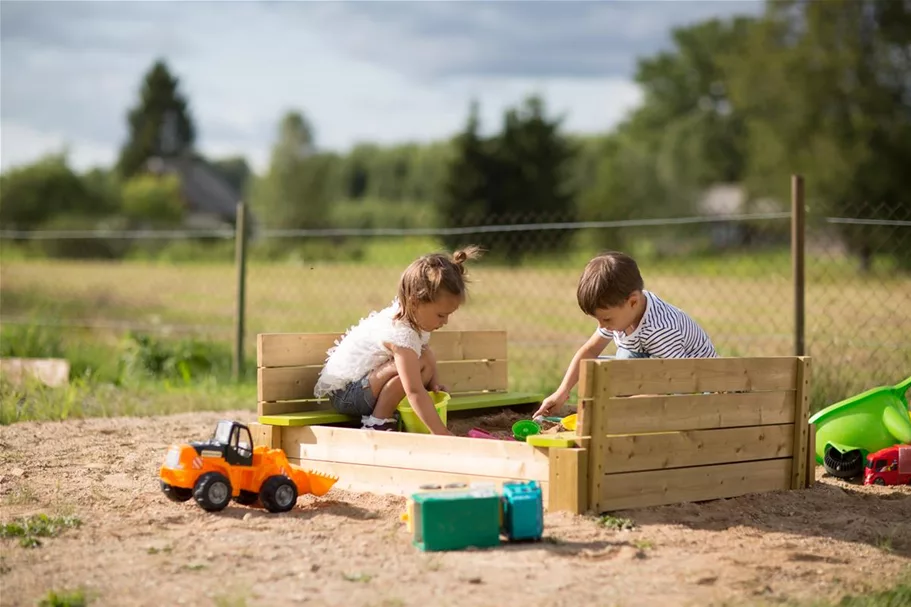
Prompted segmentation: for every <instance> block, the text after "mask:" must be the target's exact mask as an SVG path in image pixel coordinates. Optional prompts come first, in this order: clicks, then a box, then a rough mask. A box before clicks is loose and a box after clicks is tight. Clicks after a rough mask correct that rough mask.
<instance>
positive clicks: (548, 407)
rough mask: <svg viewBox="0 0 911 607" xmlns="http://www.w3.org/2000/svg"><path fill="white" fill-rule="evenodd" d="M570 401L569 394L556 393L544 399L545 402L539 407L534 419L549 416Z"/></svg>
mask: <svg viewBox="0 0 911 607" xmlns="http://www.w3.org/2000/svg"><path fill="white" fill-rule="evenodd" d="M567 400H569V394H564V393H562V392H559V391H558V392H554V393H553V394H551V395H550V396H548V397H547V398H545V399H544V402H542V403H541V406H540V407H538V410H537V411H535V414H534V415H533V416H532V417H538V416H539V415H547V414H548V413H550V412H551V411H553V410H554V409H559V408H560V407H562V406H563V405H565V404H566V401H567Z"/></svg>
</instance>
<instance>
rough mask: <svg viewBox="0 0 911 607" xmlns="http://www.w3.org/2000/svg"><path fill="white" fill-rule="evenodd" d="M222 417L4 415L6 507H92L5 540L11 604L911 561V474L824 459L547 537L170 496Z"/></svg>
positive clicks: (802, 571) (411, 598)
mask: <svg viewBox="0 0 911 607" xmlns="http://www.w3.org/2000/svg"><path fill="white" fill-rule="evenodd" d="M499 415H500V416H501V417H500V419H499V422H497V421H496V418H497V416H487V417H485V418H482V419H475V420H469V421H468V422H467V423H471V424H472V426H470V427H474V426H480V427H483V428H485V429H487V430H491V429H493V430H495V431H496V429H497V428H498V427H499V428H500V429H501V430H505V429H507V428H508V427H510V426H511V422H510V421H509V420H510V419H512V418H511V417H510V414H509V413H503V414H499ZM515 415H519V414H515ZM223 417H229V418H230V417H234V418H236V419H240V420H244V421H252V419H253V415H252V414H251V413H250V412H247V411H244V412H233V413H222V414H220V413H193V414H183V415H174V416H167V417H158V418H143V419H137V418H116V419H92V420H85V421H81V420H77V421H69V422H52V423H33V422H28V423H20V424H15V425H13V426H6V427H0V500H2V514H0V519H2V522H4V523H5V522H8V521H11V520H13V519H18V518H19V517H23V516H29V515H34V514H39V513H46V514H49V515H59V516H75V517H78V519H79V520H80V521H81V522H82V524H81V525H79V526H77V527H73V528H66V529H64V530H62V531H61V532H60V534H59V535H58V536H56V537H48V538H42V545H41V546H40V547H38V548H23V547H21V546H20V545H19V544H18V542H17V541H15V540H13V539H3V540H0V548H2V563H0V587H2V595H0V604H2V605H17V606H18V605H23V606H26V605H34V604H35V601H36V599H38V598H40V597H42V596H44V595H45V594H47V592H48V591H49V590H52V589H55V590H64V589H74V588H79V587H83V588H85V589H86V591H87V593H88V594H89V595H90V596H93V597H95V600H94V602H93V603H92V604H94V605H118V606H124V605H174V604H178V605H179V604H186V605H191V604H201V605H248V606H250V605H287V604H298V603H305V604H311V605H339V606H342V605H344V606H351V605H373V606H380V605H385V606H387V607H391V606H404V605H425V604H434V605H467V604H470V605H504V604H513V603H515V602H516V601H517V599H518V598H519V597H520V596H521V598H522V601H523V604H524V605H527V606H529V607H531V606H536V605H541V606H545V605H546V606H548V607H552V606H562V605H566V606H570V605H571V606H572V607H578V605H584V604H597V605H610V604H617V605H632V606H637V605H658V604H668V605H715V604H722V603H727V604H741V603H748V604H753V605H755V604H757V603H759V604H762V603H764V602H768V603H776V602H780V601H782V600H784V599H815V598H822V597H833V598H834V597H837V596H839V595H841V594H844V593H857V592H862V591H865V590H869V589H872V588H877V587H880V586H887V585H890V584H894V583H896V582H897V581H898V580H900V579H902V576H907V575H911V570H909V568H908V566H909V563H911V487H862V486H857V485H852V484H847V483H844V482H841V481H837V480H835V479H830V478H827V477H826V478H824V477H823V474H822V471H821V469H818V470H817V478H818V479H819V480H820V482H819V483H818V484H817V485H816V486H815V487H814V488H812V489H810V490H806V491H798V492H782V493H773V494H764V495H755V496H747V497H743V498H737V499H729V500H718V501H713V502H705V503H700V504H683V505H678V506H666V507H660V508H648V509H642V510H634V511H626V512H617V513H613V514H614V516H615V517H618V518H614V519H610V520H608V524H607V525H604V524H601V523H600V522H599V520H598V519H596V518H592V517H578V516H569V515H566V514H559V513H557V514H548V515H547V516H546V518H545V536H546V537H545V541H543V542H540V543H535V544H518V545H503V546H502V547H500V548H496V549H490V550H473V551H463V552H451V553H422V552H420V551H418V550H417V549H415V548H414V547H413V546H411V545H410V543H409V539H408V535H407V532H406V531H405V529H404V526H403V525H402V524H401V522H400V521H399V514H400V513H401V511H402V509H403V500H402V499H401V498H398V497H391V496H379V495H371V494H353V493H347V492H344V491H340V490H335V489H334V490H333V491H331V492H330V493H329V494H328V495H327V496H325V497H323V498H313V497H311V496H305V497H302V498H301V499H300V500H299V502H298V506H297V508H295V509H294V510H293V511H292V512H289V513H287V514H283V515H269V514H267V513H265V512H263V511H261V510H254V509H250V508H245V507H243V506H235V505H231V506H229V507H228V508H227V509H226V510H224V511H223V512H221V513H219V514H207V513H205V512H203V511H202V510H201V509H200V508H199V507H197V506H196V505H195V504H194V503H193V502H192V501H191V502H187V503H184V504H174V503H171V502H168V501H167V500H166V499H165V498H164V496H163V495H162V494H161V492H160V491H159V488H158V476H157V475H158V466H159V465H160V463H161V458H162V457H163V456H164V453H165V450H166V448H167V446H168V444H169V443H171V442H174V441H184V440H189V439H195V438H203V437H205V436H207V435H208V434H209V433H210V432H211V430H212V428H213V427H214V424H215V422H216V421H217V420H218V419H221V418H223ZM517 419H527V416H523V415H519V417H518V418H517ZM513 421H514V420H513ZM497 423H499V424H500V425H499V426H498V425H497ZM467 429H468V428H466V429H465V430H466V431H467ZM622 518H626V519H629V520H630V521H631V522H632V523H633V524H634V527H633V528H632V529H628V527H629V526H630V525H629V524H628V523H627V522H626V521H622V520H621V519H622Z"/></svg>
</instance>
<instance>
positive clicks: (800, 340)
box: [791, 175, 807, 356]
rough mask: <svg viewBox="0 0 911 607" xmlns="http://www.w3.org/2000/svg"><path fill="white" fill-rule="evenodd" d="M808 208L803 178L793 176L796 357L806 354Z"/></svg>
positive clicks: (793, 273)
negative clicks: (805, 201)
mask: <svg viewBox="0 0 911 607" xmlns="http://www.w3.org/2000/svg"><path fill="white" fill-rule="evenodd" d="M806 229H807V222H806V206H805V205H804V198H803V177H801V176H800V175H792V176H791V273H792V277H793V280H794V356H804V355H805V354H806V341H805V337H806V334H805V332H806V306H805V301H806V299H805V298H806V273H805V257H804V253H805V248H806Z"/></svg>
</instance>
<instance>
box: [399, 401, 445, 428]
mask: <svg viewBox="0 0 911 607" xmlns="http://www.w3.org/2000/svg"><path fill="white" fill-rule="evenodd" d="M427 394H428V395H429V396H430V400H432V401H433V406H434V407H436V410H437V414H438V415H439V416H440V419H441V420H443V425H445V424H446V411H447V410H448V408H449V393H447V392H428V393H427ZM396 409H397V410H398V412H399V415H401V416H402V424H403V425H404V426H405V432H416V433H419V434H430V430H429V429H428V428H427V426H425V425H424V422H422V421H421V418H420V417H418V414H417V413H416V412H415V410H414V409H412V408H411V404H410V403H409V402H408V397H407V396H406V397H405V398H403V399H402V400H401V402H399V406H398V407H396Z"/></svg>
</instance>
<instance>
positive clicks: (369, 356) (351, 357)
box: [313, 299, 430, 398]
mask: <svg viewBox="0 0 911 607" xmlns="http://www.w3.org/2000/svg"><path fill="white" fill-rule="evenodd" d="M398 310H399V302H398V299H396V300H394V301H393V302H392V304H391V305H390V306H389V307H387V308H384V309H382V310H380V311H379V312H371V313H370V315H369V316H367V318H362V319H361V321H360V322H359V323H358V324H357V325H355V326H353V327H351V328H350V329H348V331H347V332H346V333H345V334H344V335H343V336H342V338H341V339H340V340H336V342H335V345H334V346H333V347H331V348H329V351H328V352H327V358H326V364H325V365H324V366H323V369H322V371H321V372H320V375H319V379H318V380H317V382H316V387H315V388H314V390H313V392H314V394H315V395H316V397H317V398H322V397H323V396H326V395H327V394H329V393H330V392H333V391H335V390H339V389H341V388H344V387H345V386H347V385H348V384H350V383H351V382H353V381H357V380H359V379H361V378H362V377H364V376H365V375H367V374H368V373H370V372H371V371H373V370H374V369H376V368H377V367H379V366H381V365H383V364H385V363H386V362H388V361H390V360H392V351H391V350H390V349H389V348H388V347H386V344H392V345H394V346H399V347H403V348H411V349H412V350H414V352H415V353H416V354H417V355H418V356H420V355H421V351H422V350H423V349H424V346H426V345H427V342H428V341H430V332H429V331H417V330H415V329H414V328H413V327H412V326H411V325H410V324H408V323H407V322H405V321H403V320H396V319H395V314H396V312H398Z"/></svg>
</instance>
